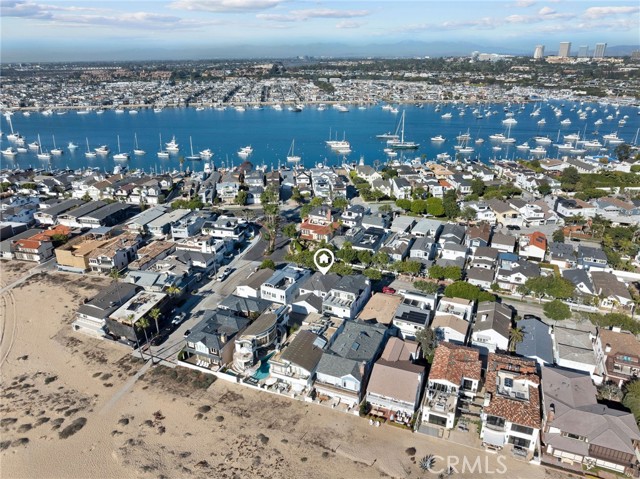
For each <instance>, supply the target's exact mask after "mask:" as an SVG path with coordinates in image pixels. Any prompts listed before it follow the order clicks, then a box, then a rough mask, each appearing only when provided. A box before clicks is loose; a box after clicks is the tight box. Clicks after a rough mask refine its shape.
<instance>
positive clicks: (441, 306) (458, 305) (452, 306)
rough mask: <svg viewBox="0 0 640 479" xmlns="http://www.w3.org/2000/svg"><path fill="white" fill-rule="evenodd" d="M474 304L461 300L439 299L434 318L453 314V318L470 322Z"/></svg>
mask: <svg viewBox="0 0 640 479" xmlns="http://www.w3.org/2000/svg"><path fill="white" fill-rule="evenodd" d="M473 306H474V302H473V301H470V300H468V299H462V298H446V297H443V298H440V301H439V302H438V307H437V309H436V316H440V315H443V314H453V315H454V316H457V317H459V318H460V319H464V320H465V321H467V322H469V323H470V322H471V319H472V315H473Z"/></svg>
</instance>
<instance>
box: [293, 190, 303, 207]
mask: <svg viewBox="0 0 640 479" xmlns="http://www.w3.org/2000/svg"><path fill="white" fill-rule="evenodd" d="M291 199H292V200H293V201H295V202H296V203H298V204H299V205H301V204H302V202H303V201H304V197H303V196H302V193H300V188H298V187H295V188H293V190H292V191H291Z"/></svg>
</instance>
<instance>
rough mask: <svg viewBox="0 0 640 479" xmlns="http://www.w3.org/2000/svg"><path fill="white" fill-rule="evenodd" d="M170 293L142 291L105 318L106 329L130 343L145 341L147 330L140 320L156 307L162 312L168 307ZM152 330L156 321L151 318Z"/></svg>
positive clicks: (110, 333)
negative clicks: (140, 323)
mask: <svg viewBox="0 0 640 479" xmlns="http://www.w3.org/2000/svg"><path fill="white" fill-rule="evenodd" d="M168 299H169V295H167V294H164V293H156V292H151V291H140V292H138V293H136V294H135V295H134V296H133V297H131V298H130V299H128V300H127V301H126V302H125V303H123V304H122V306H120V307H119V308H118V309H116V310H115V311H113V312H112V313H111V314H110V315H109V317H107V318H106V319H105V331H106V332H107V334H109V335H110V336H111V337H113V338H116V339H120V340H124V341H127V342H128V343H129V344H130V345H132V346H133V345H135V344H137V343H139V342H144V340H145V339H146V337H148V333H146V334H147V336H145V330H144V329H143V328H140V327H139V325H138V322H139V321H140V320H141V319H142V318H149V316H148V315H149V314H150V313H151V311H152V310H154V309H156V308H157V309H159V310H160V311H161V312H162V311H163V310H165V309H166V308H167V307H168ZM149 324H150V326H149V329H150V331H153V330H155V322H154V321H153V319H151V318H149Z"/></svg>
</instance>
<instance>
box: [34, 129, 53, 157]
mask: <svg viewBox="0 0 640 479" xmlns="http://www.w3.org/2000/svg"><path fill="white" fill-rule="evenodd" d="M36 157H37V158H38V159H39V160H45V161H47V160H50V159H51V153H49V152H48V151H42V142H41V141H40V135H38V153H36Z"/></svg>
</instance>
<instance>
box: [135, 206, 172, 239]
mask: <svg viewBox="0 0 640 479" xmlns="http://www.w3.org/2000/svg"><path fill="white" fill-rule="evenodd" d="M166 212H167V208H166V207H164V206H154V207H152V208H148V209H146V210H144V211H142V212H141V213H138V214H137V215H135V216H134V217H133V218H131V219H130V220H128V221H127V222H126V223H125V228H126V229H128V230H129V231H134V232H136V233H138V234H141V235H143V236H144V235H146V234H148V233H149V228H148V226H149V223H151V222H152V221H153V220H155V219H158V218H160V217H161V216H162V215H164V214H165V213H166Z"/></svg>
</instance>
